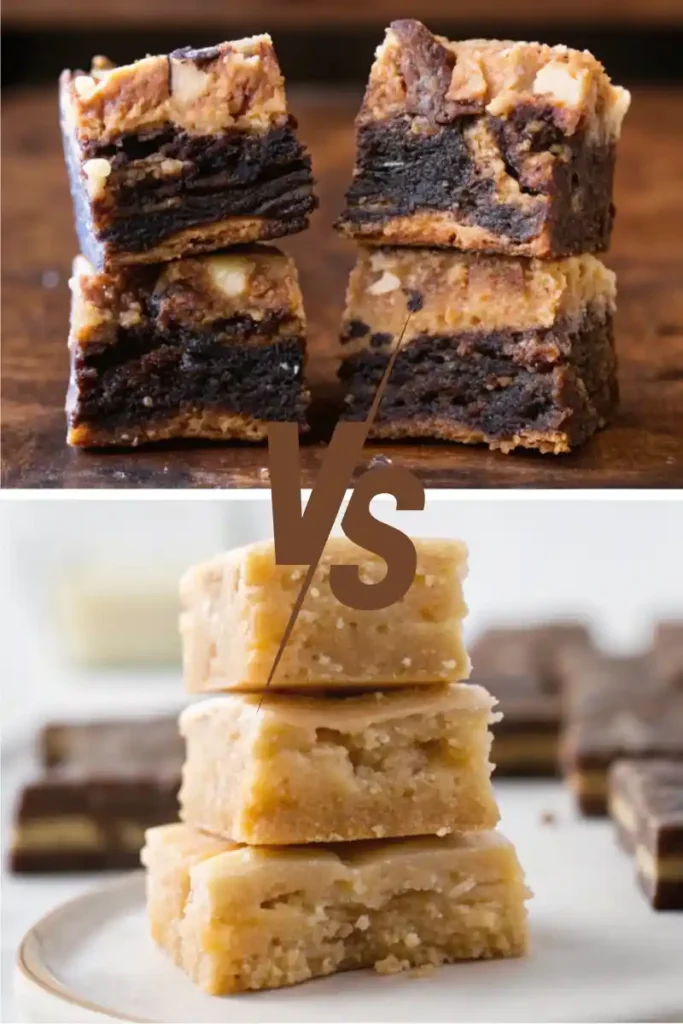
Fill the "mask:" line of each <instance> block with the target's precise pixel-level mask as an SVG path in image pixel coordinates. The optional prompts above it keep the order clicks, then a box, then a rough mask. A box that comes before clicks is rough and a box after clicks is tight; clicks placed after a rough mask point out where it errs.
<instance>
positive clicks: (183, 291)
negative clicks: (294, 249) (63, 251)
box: [69, 245, 305, 347]
mask: <svg viewBox="0 0 683 1024" xmlns="http://www.w3.org/2000/svg"><path fill="white" fill-rule="evenodd" d="M69 284H70V287H71V291H72V309H71V333H70V336H69V345H70V347H75V346H78V347H80V346H82V345H87V344H89V343H92V342H97V343H99V344H102V343H107V342H115V341H116V340H117V332H118V330H119V329H120V328H133V327H136V326H137V325H139V324H140V323H142V321H143V319H145V318H146V317H147V316H149V312H148V310H149V309H150V308H151V309H152V310H153V316H154V319H155V321H156V323H157V324H158V326H159V328H160V329H164V328H165V327H168V326H170V325H172V324H182V325H183V327H186V328H188V327H189V328H193V327H194V328H196V329H201V328H202V327H205V328H206V327H209V326H210V325H211V324H212V323H213V322H215V321H219V320H226V319H230V318H232V317H244V316H250V317H251V318H252V319H253V320H256V321H259V320H262V319H264V317H266V316H267V315H268V314H281V315H285V316H287V317H288V318H289V320H288V323H289V329H290V330H291V327H292V320H294V322H295V326H296V321H299V327H298V329H299V330H300V332H301V333H302V334H303V332H304V330H305V316H304V309H303V301H302V297H301V290H300V288H299V279H298V274H297V270H296V266H295V264H294V261H293V260H292V259H291V257H290V256H286V255H285V254H284V253H283V252H280V250H279V249H276V248H274V247H273V246H265V245H262V246H249V247H245V248H244V249H242V250H233V251H231V252H229V253H218V254H215V255H211V256H200V257H196V258H190V259H184V260H176V261H174V262H173V263H168V264H164V265H161V266H149V267H147V266H146V267H135V268H132V267H131V268H130V269H127V268H126V269H124V270H122V271H120V272H118V273H116V274H106V273H100V272H98V271H96V270H95V269H94V268H93V267H92V265H91V264H90V263H89V262H88V261H87V260H86V259H85V257H84V256H77V257H76V259H75V260H74V263H73V276H72V278H71V281H70V282H69Z"/></svg>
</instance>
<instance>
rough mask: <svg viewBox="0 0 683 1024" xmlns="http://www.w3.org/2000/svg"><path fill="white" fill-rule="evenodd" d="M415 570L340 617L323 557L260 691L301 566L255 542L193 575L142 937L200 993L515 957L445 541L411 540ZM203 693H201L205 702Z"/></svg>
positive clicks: (512, 904)
mask: <svg viewBox="0 0 683 1024" xmlns="http://www.w3.org/2000/svg"><path fill="white" fill-rule="evenodd" d="M415 543H416V548H417V554H418V566H417V575H416V577H415V580H414V582H413V584H412V585H411V587H410V590H409V591H408V593H407V594H406V596H405V597H404V598H403V600H402V601H400V602H398V603H397V604H394V605H393V606H391V607H390V608H386V609H382V610H378V611H365V612H360V611H355V610H353V609H351V608H348V607H346V606H345V605H342V604H340V603H339V602H338V601H337V600H336V598H335V597H334V595H333V593H332V590H331V588H330V567H331V566H332V565H339V564H350V565H359V566H360V573H361V578H362V579H363V580H365V581H367V582H368V583H372V582H377V581H379V580H380V579H381V578H382V577H383V575H384V573H385V571H386V566H385V563H384V562H383V561H382V560H381V559H379V558H378V557H376V556H374V555H370V554H369V553H368V552H364V551H361V550H360V549H358V548H356V547H355V546H353V545H352V544H350V543H349V542H347V541H345V540H343V539H336V540H331V541H330V542H328V544H327V546H326V548H325V551H324V553H323V557H322V559H321V561H320V563H319V565H318V566H317V568H316V571H315V575H314V578H313V581H312V586H311V587H310V589H309V590H308V593H307V596H306V598H305V601H304V603H303V606H302V609H301V611H300V613H299V616H298V619H297V621H296V625H295V627H294V629H293V631H292V634H291V636H290V639H289V641H288V643H287V645H286V647H285V649H284V653H283V656H282V658H281V660H280V662H279V665H278V668H277V671H276V673H275V675H274V678H273V680H272V683H271V688H270V689H269V690H268V692H264V691H265V684H266V682H267V680H268V676H269V673H270V670H271V668H272V666H273V662H274V658H275V656H276V654H277V651H278V648H279V645H280V641H281V638H282V636H283V634H284V631H285V628H286V625H287V622H288V620H289V617H290V613H291V611H292V607H293V605H294V602H295V600H296V597H297V595H298V592H299V590H300V588H301V585H302V580H303V578H304V574H305V567H298V568H297V567H291V566H277V565H276V564H275V560H274V550H273V544H272V542H267V543H262V544H256V545H252V546H250V547H248V548H243V549H238V550H236V551H232V552H229V553H227V554H226V555H222V556H219V557H218V558H215V559H213V560H212V561H211V562H208V563H207V564H205V565H200V566H197V567H195V568H193V569H191V570H190V571H189V572H188V573H187V575H186V576H185V578H184V580H183V582H182V586H181V598H182V604H183V613H182V616H181V632H182V638H183V649H184V655H183V657H184V674H185V684H186V687H187V688H188V689H189V690H190V691H191V692H194V693H197V692H212V693H214V694H216V695H214V696H212V697H210V698H209V699H208V700H205V701H202V702H199V703H196V704H194V705H192V706H191V707H189V708H188V709H187V710H186V711H185V712H184V713H183V714H182V716H181V720H180V724H181V732H182V733H183V735H184V736H185V739H186V744H187V759H186V763H185V767H184V770H183V784H182V789H181V797H180V802H181V818H182V823H181V824H174V825H166V826H162V827H159V828H154V829H151V830H150V831H148V833H147V837H146V846H145V849H144V851H143V861H144V863H145V865H146V868H147V892H148V911H149V919H150V927H151V930H152V935H153V937H154V939H155V941H156V942H157V943H158V944H159V945H160V946H162V947H163V948H164V949H165V950H166V951H167V952H168V953H169V954H170V956H171V957H172V958H173V960H174V961H175V962H176V963H177V964H178V965H179V966H180V967H182V969H183V970H185V971H186V972H187V973H188V974H189V975H190V976H191V977H192V978H193V980H194V981H195V982H196V983H197V984H199V985H200V986H201V987H202V988H203V989H205V990H206V991H207V992H210V993H214V994H221V993H230V992H237V991H243V990H248V989H261V988H271V987H278V986H282V985H289V984H294V983H296V982H300V981H304V980H306V979H308V978H312V977H316V976H320V975H327V974H332V973H334V972H336V971H342V970H350V969H353V968H359V967H366V966H374V967H375V968H376V970H378V971H381V972H393V971H398V970H402V969H405V968H410V967H423V966H433V965H438V964H441V963H445V962H448V961H453V960H459V959H472V958H489V957H501V956H519V955H521V954H522V953H523V952H524V950H525V948H526V941H527V925H526V912H525V907H524V904H525V899H526V898H527V895H528V893H527V890H526V888H525V885H524V879H523V875H522V871H521V869H520V867H519V864H518V861H517V857H516V854H515V851H514V848H513V847H512V846H511V844H510V843H508V842H507V840H505V839H504V838H503V837H502V836H501V835H500V834H499V833H498V832H497V831H495V830H494V829H495V825H496V823H497V821H498V811H497V807H496V803H495V799H494V796H493V792H492V788H491V783H490V771H491V766H490V764H489V760H488V755H489V750H490V744H491V735H490V732H489V728H488V727H489V723H490V722H491V721H492V706H493V704H494V701H493V699H492V698H491V697H490V696H489V694H488V693H487V692H486V690H484V689H483V688H482V687H479V686H475V685H469V684H465V683H460V682H457V680H459V679H462V678H464V677H465V676H466V675H467V672H468V660H467V655H466V653H465V651H464V648H463V645H462V619H463V617H464V615H465V613H466V606H465V604H464V601H463V597H462V582H461V581H462V578H463V576H464V574H465V569H466V550H465V548H464V546H463V545H461V544H458V543H452V542H447V541H416V542H415ZM216 692H217V693H216Z"/></svg>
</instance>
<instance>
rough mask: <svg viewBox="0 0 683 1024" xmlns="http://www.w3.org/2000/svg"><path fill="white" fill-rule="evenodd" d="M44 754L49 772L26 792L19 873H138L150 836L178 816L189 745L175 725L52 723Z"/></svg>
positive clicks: (17, 834)
mask: <svg viewBox="0 0 683 1024" xmlns="http://www.w3.org/2000/svg"><path fill="white" fill-rule="evenodd" d="M40 748H41V755H42V758H43V760H44V762H45V763H47V764H48V765H50V767H48V768H47V769H46V771H45V772H44V773H43V775H42V776H40V777H39V778H37V779H35V780H34V781H32V782H30V783H29V784H28V785H26V786H25V788H24V789H23V791H22V793H21V796H20V799H19V803H18V806H17V808H16V812H15V824H14V829H13V834H12V841H11V849H10V866H11V869H12V870H13V871H15V872H18V873H34V872H45V873H50V872H67V871H104V870H114V869H116V870H119V869H123V868H132V867H135V866H136V865H137V863H138V862H139V856H140V849H141V847H142V845H143V840H144V833H145V829H147V828H149V827H150V826H152V825H160V824H162V823H163V822H167V821H169V820H174V819H176V818H177V817H178V790H179V788H180V772H181V766H182V760H183V743H182V741H181V739H180V737H179V735H178V732H177V724H176V721H175V720H174V719H152V720H147V719H135V720H131V721H130V722H126V721H114V722H97V723H85V724H68V725H67V724H53V725H50V726H48V727H47V728H46V729H45V730H44V731H43V733H42V735H41V738H40Z"/></svg>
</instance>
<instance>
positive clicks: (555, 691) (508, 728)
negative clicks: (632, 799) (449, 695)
mask: <svg viewBox="0 0 683 1024" xmlns="http://www.w3.org/2000/svg"><path fill="white" fill-rule="evenodd" d="M592 647H593V642H592V638H591V633H590V630H589V628H588V626H587V625H586V624H585V623H583V622H579V621H572V620H566V621H558V622H548V623H546V624H543V625H539V626H534V627H529V628H518V629H515V628H508V629H504V628H497V629H490V630H488V631H487V632H485V633H484V634H482V636H481V637H480V638H479V639H478V640H477V641H476V643H475V644H474V646H473V648H472V651H471V657H472V666H473V667H472V676H471V682H477V683H481V684H482V686H485V687H486V688H487V689H488V690H489V692H490V693H492V694H493V695H494V696H495V697H497V698H498V701H499V708H498V710H500V711H502V712H503V719H502V721H500V722H498V723H497V724H496V725H494V726H493V734H494V741H493V751H492V755H491V756H492V760H493V762H494V764H495V765H496V774H497V775H498V776H501V775H520V776H537V777H540V776H552V775H557V773H558V769H559V758H558V752H559V737H560V729H561V726H562V704H563V698H562V673H561V672H560V657H561V656H562V655H563V654H564V653H566V652H567V651H569V650H574V649H579V650H592Z"/></svg>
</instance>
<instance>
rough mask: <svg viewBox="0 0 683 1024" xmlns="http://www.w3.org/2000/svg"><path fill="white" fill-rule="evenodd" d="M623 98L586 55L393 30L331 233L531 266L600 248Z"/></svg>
mask: <svg viewBox="0 0 683 1024" xmlns="http://www.w3.org/2000/svg"><path fill="white" fill-rule="evenodd" d="M629 102H630V97H629V94H628V92H626V90H624V89H621V88H618V87H616V86H613V85H612V84H611V82H610V79H609V77H608V76H607V74H606V73H605V70H604V68H603V67H602V65H601V64H600V62H599V61H597V60H596V59H595V57H593V56H592V55H591V54H590V53H588V52H587V51H586V50H584V51H578V50H570V49H568V48H567V47H566V46H553V47H550V46H544V45H541V44H539V43H523V42H510V41H501V40H485V39H469V40H464V41H461V42H451V41H449V40H447V39H443V38H442V37H440V36H435V35H433V34H432V33H431V32H430V31H429V29H427V28H425V26H424V25H423V24H421V23H420V22H419V21H415V20H411V19H406V20H402V21H395V22H393V23H392V24H391V26H390V28H389V29H388V31H387V34H386V38H385V40H384V42H383V43H382V45H381V46H380V47H379V48H378V50H377V54H376V58H375V62H374V64H373V66H372V69H371V72H370V80H369V83H368V86H367V90H366V93H365V98H364V100H363V104H362V106H361V109H360V112H359V114H358V118H357V121H356V128H357V156H356V168H355V172H354V177H353V183H352V185H351V187H350V189H349V191H348V193H347V197H346V199H347V205H346V209H345V211H344V213H343V215H342V217H341V219H340V221H339V224H338V227H339V228H340V230H341V231H342V232H343V233H344V234H345V235H349V236H351V237H354V238H356V239H359V240H366V241H368V242H372V243H377V244H381V245H422V246H445V247H449V248H450V247H452V248H457V249H462V250H479V251H485V252H494V253H501V254H503V255H507V256H539V257H543V258H546V257H558V256H567V255H571V254H574V253H581V252H600V251H603V250H605V249H607V248H608V245H609V239H610V232H611V228H612V220H613V215H614V207H613V204H612V177H613V170H614V160H615V153H616V145H617V141H618V139H619V135H620V131H621V123H622V120H623V117H624V114H625V113H626V111H627V109H628V105H629Z"/></svg>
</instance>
